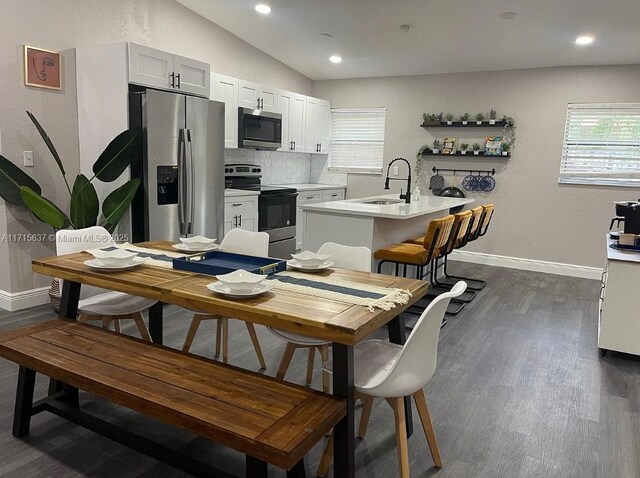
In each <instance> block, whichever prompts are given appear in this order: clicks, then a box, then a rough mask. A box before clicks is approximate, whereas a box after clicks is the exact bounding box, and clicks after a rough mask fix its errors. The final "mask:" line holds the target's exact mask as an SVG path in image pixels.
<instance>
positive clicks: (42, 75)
mask: <svg viewBox="0 0 640 478" xmlns="http://www.w3.org/2000/svg"><path fill="white" fill-rule="evenodd" d="M31 61H32V63H33V71H34V72H35V74H36V76H37V77H38V79H39V80H40V81H47V67H48V66H55V64H56V61H55V59H53V58H51V57H49V56H45V57H44V58H43V59H42V70H40V71H38V69H37V67H36V59H35V58H32V60H31Z"/></svg>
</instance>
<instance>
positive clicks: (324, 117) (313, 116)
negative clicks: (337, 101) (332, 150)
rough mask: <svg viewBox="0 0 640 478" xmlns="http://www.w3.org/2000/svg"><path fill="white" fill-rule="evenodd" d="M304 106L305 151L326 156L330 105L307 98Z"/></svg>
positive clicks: (316, 99)
mask: <svg viewBox="0 0 640 478" xmlns="http://www.w3.org/2000/svg"><path fill="white" fill-rule="evenodd" d="M306 106H307V111H306V114H305V151H306V152H307V153H313V154H327V153H328V152H329V139H330V129H329V128H330V126H331V121H330V115H331V103H329V102H328V101H326V100H321V99H318V98H312V97H310V96H309V97H307V105H306Z"/></svg>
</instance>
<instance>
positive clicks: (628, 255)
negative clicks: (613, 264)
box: [607, 234, 640, 263]
mask: <svg viewBox="0 0 640 478" xmlns="http://www.w3.org/2000/svg"><path fill="white" fill-rule="evenodd" d="M614 242H618V241H616V240H615V239H611V236H609V234H607V259H609V260H610V261H625V262H637V263H640V252H637V251H629V250H627V251H624V250H621V249H613V248H612V247H610V246H611V244H613V243H614Z"/></svg>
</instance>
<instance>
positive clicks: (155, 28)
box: [0, 0, 311, 292]
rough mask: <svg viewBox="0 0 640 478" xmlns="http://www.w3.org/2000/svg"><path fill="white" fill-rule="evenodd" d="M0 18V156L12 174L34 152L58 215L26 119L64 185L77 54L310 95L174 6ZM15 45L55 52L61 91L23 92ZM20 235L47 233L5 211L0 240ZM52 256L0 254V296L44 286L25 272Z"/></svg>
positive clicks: (48, 249)
mask: <svg viewBox="0 0 640 478" xmlns="http://www.w3.org/2000/svg"><path fill="white" fill-rule="evenodd" d="M0 11H1V12H2V14H1V15H0V32H1V33H0V38H2V41H1V42H0V84H2V90H1V92H0V130H1V131H2V143H3V144H2V148H3V153H2V154H3V155H4V156H6V157H7V158H9V159H11V160H12V161H14V162H16V164H20V163H21V161H22V159H21V158H22V151H25V150H29V151H34V153H35V164H36V165H35V167H34V168H33V169H30V170H29V173H31V174H33V175H34V176H35V177H36V179H37V180H38V181H39V183H40V185H41V186H42V187H43V190H44V193H45V195H46V196H47V197H49V198H51V199H53V200H55V201H56V202H58V203H59V204H61V205H63V206H64V205H66V204H67V203H68V193H66V188H65V186H64V183H63V182H62V181H61V177H60V173H59V172H58V170H57V167H56V166H55V163H54V161H53V159H52V158H51V156H50V155H49V153H48V152H47V150H46V147H45V146H44V144H43V143H42V140H41V139H40V137H39V136H38V134H37V132H36V131H35V129H34V127H33V125H32V124H31V123H30V121H29V119H28V118H27V116H26V114H25V110H27V109H28V110H30V111H31V112H33V113H34V114H35V115H36V117H37V118H38V119H39V120H40V122H41V123H42V125H43V126H44V128H45V129H46V130H47V132H48V133H49V135H50V136H51V138H52V140H53V142H54V144H55V145H56V147H57V149H58V152H59V153H60V155H61V157H62V158H63V161H64V164H65V166H66V169H67V174H68V177H69V178H70V181H73V179H74V178H75V175H76V174H77V173H78V168H79V153H78V119H77V107H76V82H75V52H74V50H73V49H74V48H76V47H81V46H89V45H100V44H106V43H114V42H122V41H131V42H136V43H140V44H143V45H147V46H151V47H154V48H159V49H162V50H166V51H170V52H172V53H176V54H179V55H183V56H187V57H190V58H195V59H198V60H202V61H206V62H208V63H210V64H211V69H212V71H215V72H219V73H223V74H226V75H231V76H236V77H239V78H245V79H248V80H254V81H261V82H264V83H267V84H272V85H275V86H279V87H282V88H286V89H288V90H291V91H296V92H300V93H303V94H308V93H310V89H311V81H310V80H309V79H308V78H306V77H305V76H303V75H301V74H299V73H297V72H296V71H294V70H292V69H291V68H289V67H288V66H286V65H284V64H283V63H281V62H279V61H277V60H275V59H274V58H272V57H270V56H268V55H267V54H265V53H263V52H261V51H260V50H258V49H257V48H254V47H252V46H251V45H249V44H248V43H246V42H244V41H242V40H241V39H239V38H237V37H235V36H233V35H232V34H231V33H229V32H227V31H226V30H223V29H222V28H220V27H219V26H217V25H215V24H213V23H211V22H210V21H208V20H206V19H204V18H203V17H200V16H199V15H197V14H195V13H194V12H192V11H191V10H188V9H187V8H185V7H183V6H182V5H180V4H178V3H177V2H175V1H174V0H136V1H132V0H65V1H50V0H2V1H1V2H0ZM23 44H29V45H34V46H38V47H42V48H46V49H50V50H57V51H62V52H63V66H64V79H63V86H64V88H63V91H61V92H55V91H50V90H41V89H35V88H26V87H25V86H24V85H23V56H22V45H23ZM105 67H107V68H108V65H105ZM0 201H1V200H0ZM2 207H3V208H4V205H3V206H2ZM27 232H43V233H47V232H51V230H50V228H48V227H46V226H43V225H41V224H39V223H37V221H35V220H34V219H33V218H32V217H31V215H30V214H28V213H26V212H23V211H20V210H17V209H16V208H14V207H11V206H7V208H6V220H5V219H4V214H1V215H0V237H2V236H3V235H4V234H5V233H10V234H19V233H27ZM54 252H55V251H54V247H53V245H52V244H51V243H50V242H44V243H24V242H22V243H8V244H2V245H0V258H2V257H3V256H5V255H7V256H8V257H9V258H10V261H9V266H8V267H5V268H4V269H3V270H2V271H1V272H0V290H5V291H7V292H18V291H23V290H28V289H32V288H35V287H39V286H43V285H46V283H48V282H50V281H49V279H47V278H45V277H41V276H36V275H35V274H33V273H31V271H30V269H31V266H30V262H31V258H32V257H43V256H47V255H52V254H54Z"/></svg>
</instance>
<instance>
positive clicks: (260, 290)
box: [207, 282, 273, 299]
mask: <svg viewBox="0 0 640 478" xmlns="http://www.w3.org/2000/svg"><path fill="white" fill-rule="evenodd" d="M272 288H273V284H260V285H259V286H258V287H256V288H255V289H253V290H252V291H250V292H231V289H229V288H228V287H227V286H226V285H224V284H221V283H220V282H212V283H211V284H207V289H209V290H211V291H213V292H217V293H218V294H222V295H224V296H227V297H232V298H234V299H249V298H251V297H255V296H258V295H260V294H264V293H265V292H267V291H268V290H271V289H272Z"/></svg>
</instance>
